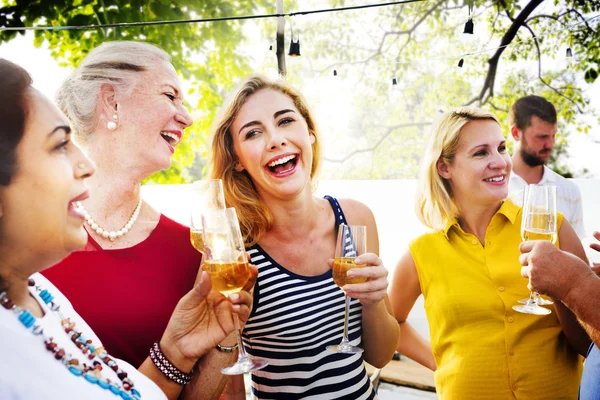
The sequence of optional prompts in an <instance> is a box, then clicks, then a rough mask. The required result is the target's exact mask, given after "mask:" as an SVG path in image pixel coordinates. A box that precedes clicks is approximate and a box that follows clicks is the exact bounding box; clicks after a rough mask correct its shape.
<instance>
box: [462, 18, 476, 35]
mask: <svg viewBox="0 0 600 400" xmlns="http://www.w3.org/2000/svg"><path fill="white" fill-rule="evenodd" d="M474 30H475V24H474V23H473V18H469V20H468V21H467V22H465V29H464V30H463V35H472V34H473V32H474Z"/></svg>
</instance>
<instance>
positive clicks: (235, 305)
mask: <svg viewBox="0 0 600 400" xmlns="http://www.w3.org/2000/svg"><path fill="white" fill-rule="evenodd" d="M241 307H242V306H240V305H239V304H234V305H233V306H232V307H231V308H233V309H234V310H236V311H240V308H241Z"/></svg>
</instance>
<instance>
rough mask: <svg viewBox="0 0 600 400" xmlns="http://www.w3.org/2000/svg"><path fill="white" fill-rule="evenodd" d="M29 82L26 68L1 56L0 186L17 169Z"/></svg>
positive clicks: (7, 183) (7, 180) (30, 80)
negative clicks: (18, 148)
mask: <svg viewBox="0 0 600 400" xmlns="http://www.w3.org/2000/svg"><path fill="white" fill-rule="evenodd" d="M31 83H32V79H31V76H30V75H29V74H28V73H27V71H25V70H24V69H23V68H21V67H19V66H18V65H16V64H14V63H12V62H10V61H8V60H5V59H3V58H0V121H2V122H1V123H0V186H7V185H9V184H10V182H11V180H12V178H13V176H14V175H15V172H16V164H17V160H16V158H17V145H18V144H19V142H20V141H21V139H22V138H23V134H24V132H25V121H26V120H27V112H28V107H27V99H26V92H27V89H28V88H30V87H31Z"/></svg>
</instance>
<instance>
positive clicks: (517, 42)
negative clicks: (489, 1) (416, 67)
mask: <svg viewBox="0 0 600 400" xmlns="http://www.w3.org/2000/svg"><path fill="white" fill-rule="evenodd" d="M598 18H600V14H598V15H594V16H593V17H589V18H588V19H585V20H583V21H579V22H576V23H573V24H570V25H567V26H566V27H562V28H559V29H554V30H549V31H546V32H545V33H544V34H543V35H536V36H531V37H528V38H526V39H518V40H515V41H514V42H511V43H508V44H504V45H501V46H497V47H488V48H485V49H482V50H476V51H471V52H468V53H462V54H460V55H457V56H444V57H431V58H427V62H429V61H446V60H456V59H459V58H463V57H468V56H474V55H477V54H482V53H489V52H491V51H496V50H498V49H502V48H505V47H509V46H515V47H517V46H521V45H524V44H528V43H530V42H533V41H534V40H536V39H541V38H544V37H547V36H551V35H554V34H556V33H557V32H561V31H564V30H568V28H572V27H575V26H578V25H581V24H585V23H587V22H591V21H594V20H596V19H598ZM386 61H387V62H388V63H389V64H396V65H412V63H407V62H405V61H394V60H390V59H386ZM338 69H339V67H338Z"/></svg>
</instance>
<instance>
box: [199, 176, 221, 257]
mask: <svg viewBox="0 0 600 400" xmlns="http://www.w3.org/2000/svg"><path fill="white" fill-rule="evenodd" d="M223 209H225V194H224V192H223V181H222V180H221V179H206V180H202V181H195V182H194V183H193V184H192V204H191V221H190V241H191V242H192V246H194V248H195V249H196V250H198V251H199V252H201V253H203V252H204V239H203V234H202V220H201V218H202V213H203V212H204V211H206V210H223Z"/></svg>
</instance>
